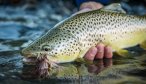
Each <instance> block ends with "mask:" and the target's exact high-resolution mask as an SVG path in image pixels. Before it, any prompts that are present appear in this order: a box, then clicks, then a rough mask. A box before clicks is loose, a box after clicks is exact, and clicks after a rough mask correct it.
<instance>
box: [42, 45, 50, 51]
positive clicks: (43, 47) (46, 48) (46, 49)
mask: <svg viewBox="0 0 146 84" xmlns="http://www.w3.org/2000/svg"><path fill="white" fill-rule="evenodd" d="M42 50H44V51H49V50H51V49H50V47H49V45H44V46H42Z"/></svg>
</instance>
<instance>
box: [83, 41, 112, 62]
mask: <svg viewBox="0 0 146 84" xmlns="http://www.w3.org/2000/svg"><path fill="white" fill-rule="evenodd" d="M112 56H113V53H112V48H111V47H110V46H105V45H104V44H102V43H100V44H98V45H96V46H95V47H92V48H90V49H89V50H88V52H87V53H86V54H85V56H84V58H85V59H87V60H90V61H93V60H94V59H103V58H112Z"/></svg>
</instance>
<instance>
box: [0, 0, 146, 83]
mask: <svg viewBox="0 0 146 84" xmlns="http://www.w3.org/2000/svg"><path fill="white" fill-rule="evenodd" d="M48 2H49V3H46V2H45V1H44V2H39V4H38V3H36V4H37V5H36V4H29V3H27V4H25V5H21V6H1V7H0V84H10V83H11V84H26V83H27V84H36V83H37V84H48V83H49V84H56V83H59V84H60V83H61V84H68V83H71V84H74V83H87V84H88V83H90V84H98V83H99V84H106V83H111V84H117V83H118V84H146V82H145V80H146V52H145V51H144V50H142V49H140V48H139V47H135V48H132V49H130V50H131V52H134V53H135V56H133V57H131V58H120V57H116V58H114V59H106V60H97V61H95V63H94V64H89V65H87V64H84V63H68V64H61V66H63V67H64V68H63V70H62V71H56V72H55V71H54V72H52V73H55V75H54V76H51V77H48V78H45V79H34V78H33V77H32V78H31V76H29V75H30V74H29V73H30V72H29V71H31V68H33V67H32V66H24V67H23V63H22V59H23V57H22V56H21V55H20V53H19V52H20V50H21V49H22V48H23V47H26V46H27V45H28V44H29V43H30V42H32V41H33V40H35V39H36V38H38V37H39V36H41V35H42V34H43V33H44V32H46V31H47V30H48V29H49V28H51V27H53V25H55V24H56V23H57V22H59V21H61V20H63V19H64V18H66V17H68V16H69V15H71V14H72V13H73V12H72V11H71V10H70V8H66V5H64V3H63V2H62V1H58V3H57V4H54V3H56V2H55V1H48ZM67 3H68V2H67ZM71 6H72V5H71ZM123 6H126V7H128V6H127V5H126V4H125V2H124V3H123ZM126 7H125V8H126ZM72 8H74V6H72ZM129 9H130V8H129ZM73 10H77V9H76V8H74V9H73ZM127 10H128V8H127ZM135 10H137V9H135ZM128 11H129V14H133V13H135V12H133V11H132V9H131V10H128ZM143 13H145V11H142V12H141V13H140V14H143ZM27 67H28V68H27ZM22 73H23V74H22Z"/></svg>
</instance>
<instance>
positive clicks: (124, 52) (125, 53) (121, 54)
mask: <svg viewBox="0 0 146 84" xmlns="http://www.w3.org/2000/svg"><path fill="white" fill-rule="evenodd" d="M116 53H117V54H118V55H120V56H122V57H131V56H133V55H132V53H130V52H129V51H128V50H124V49H120V50H118V51H116Z"/></svg>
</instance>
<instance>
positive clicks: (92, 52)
mask: <svg viewBox="0 0 146 84" xmlns="http://www.w3.org/2000/svg"><path fill="white" fill-rule="evenodd" d="M96 53H97V48H96V47H92V48H90V49H89V51H88V52H87V53H86V54H85V56H84V58H85V59H87V60H91V61H92V60H94V58H95V55H96Z"/></svg>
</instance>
